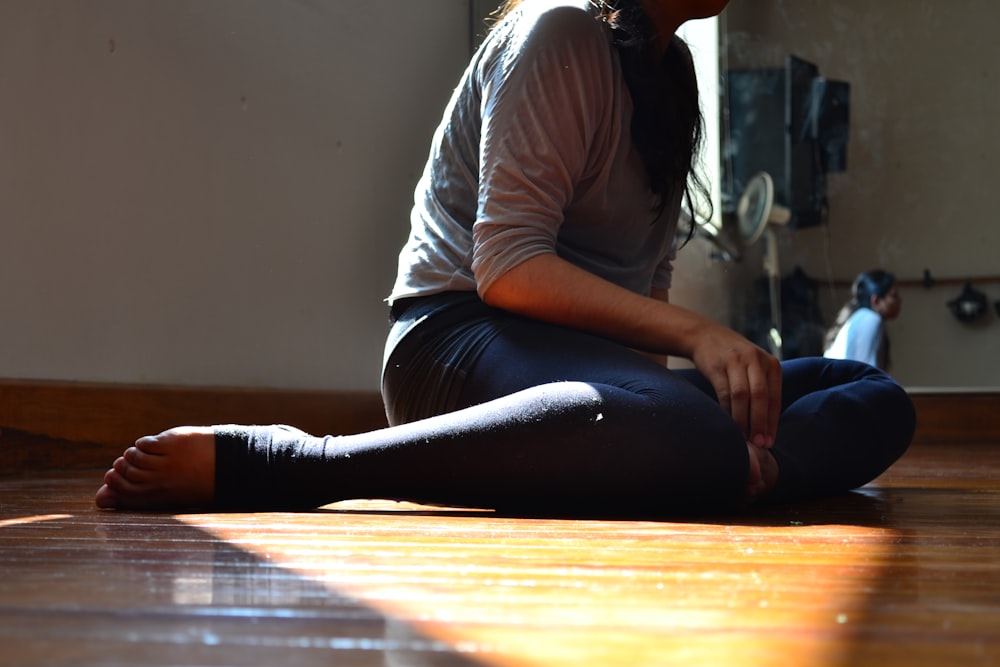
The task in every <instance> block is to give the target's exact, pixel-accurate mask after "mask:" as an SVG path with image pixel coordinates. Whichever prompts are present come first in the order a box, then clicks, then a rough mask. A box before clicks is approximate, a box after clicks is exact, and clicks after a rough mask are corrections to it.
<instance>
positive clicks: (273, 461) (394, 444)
mask: <svg viewBox="0 0 1000 667" xmlns="http://www.w3.org/2000/svg"><path fill="white" fill-rule="evenodd" d="M382 384H383V395H384V398H385V402H386V414H387V415H388V417H389V422H390V424H392V425H391V426H390V427H389V428H386V429H382V430H378V431H373V432H370V433H363V434H358V435H350V436H341V437H334V436H326V437H313V436H310V435H307V434H305V433H303V432H301V431H298V430H296V429H293V428H290V427H286V426H269V427H217V429H216V437H217V447H216V451H217V466H216V470H217V473H216V499H217V503H218V504H219V505H220V506H222V507H227V506H228V507H238V508H245V509H251V508H255V507H262V508H271V509H279V508H293V509H297V508H308V507H316V506H319V505H323V504H326V503H329V502H333V501H337V500H344V499H349V498H389V499H397V500H410V501H414V502H421V503H433V504H446V505H463V506H476V507H489V508H496V509H499V510H502V511H514V512H522V513H532V514H552V513H556V514H581V513H582V514H589V515H605V514H608V515H610V514H614V515H622V514H650V513H652V514H657V515H681V514H684V515H689V514H692V513H698V514H700V513H706V512H716V511H726V510H730V509H733V508H736V507H738V506H739V505H740V504H741V502H742V500H743V498H744V495H745V492H746V486H747V481H748V475H749V457H748V452H747V446H746V441H745V438H744V437H743V435H742V433H741V431H740V429H739V428H738V427H737V425H736V423H735V422H734V421H733V419H732V418H731V417H730V416H729V415H728V414H727V413H725V412H724V411H723V410H722V408H721V407H720V406H719V404H718V401H717V399H716V397H715V394H714V392H713V390H712V388H711V386H710V385H709V384H708V383H707V382H706V381H705V380H704V378H702V376H701V375H700V374H699V373H697V372H696V371H693V370H690V371H671V370H667V369H666V368H664V367H662V366H661V365H659V364H657V363H655V362H653V361H651V360H650V359H647V358H646V357H644V356H643V355H641V354H638V353H636V352H634V351H632V350H629V349H627V348H625V347H623V346H621V345H619V344H617V343H614V342H611V341H608V340H605V339H602V338H599V337H596V336H592V335H588V334H585V333H582V332H579V331H575V330H570V329H565V328H562V327H557V326H551V325H547V324H544V323H540V322H537V321H534V320H528V319H524V318H521V317H517V316H514V315H511V314H509V313H506V312H504V311H499V310H495V309H492V308H489V307H488V306H485V305H484V304H482V303H481V302H480V301H479V300H478V299H476V298H475V295H457V296H455V295H451V296H444V297H438V298H430V299H422V300H420V301H418V302H417V303H416V304H415V305H413V306H411V307H410V308H409V309H407V310H406V312H405V313H403V314H402V315H401V317H400V318H399V321H397V322H396V323H395V324H394V326H393V329H392V332H391V333H390V342H389V345H388V347H387V357H386V360H385V368H384V373H383V383H382ZM782 394H783V395H782V410H783V411H782V416H781V420H780V423H779V427H778V433H777V438H776V441H775V445H774V448H773V449H772V453H773V454H774V456H775V459H776V460H777V462H778V466H779V481H778V486H777V488H776V489H775V491H774V494H773V495H774V497H776V498H783V499H796V498H804V497H808V496H815V495H826V494H831V493H838V492H843V491H847V490H849V489H852V488H855V487H858V486H861V485H863V484H865V483H867V482H869V481H870V480H872V479H874V478H875V477H877V476H878V475H879V474H881V473H882V472H883V471H884V470H885V469H886V468H888V466H889V465H891V464H892V463H893V462H894V461H895V460H896V459H897V458H898V457H899V456H900V455H901V454H902V453H903V452H904V451H905V450H906V447H907V446H908V444H909V442H910V438H911V437H912V434H913V429H914V421H915V419H914V411H913V406H912V403H911V402H910V400H909V397H908V396H907V395H906V393H905V391H903V389H902V388H900V387H899V385H897V384H896V383H895V382H894V381H893V380H892V379H891V378H890V377H889V376H887V375H886V374H884V373H882V372H881V371H879V370H877V369H875V368H872V367H870V366H868V365H865V364H860V363H856V362H850V361H836V360H829V359H822V358H809V359H799V360H794V361H788V362H785V363H784V364H783V392H782Z"/></svg>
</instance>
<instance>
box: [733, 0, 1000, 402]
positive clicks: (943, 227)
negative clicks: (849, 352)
mask: <svg viewBox="0 0 1000 667" xmlns="http://www.w3.org/2000/svg"><path fill="white" fill-rule="evenodd" d="M998 20H1000V5H998V4H996V3H986V2H979V1H977V0H958V1H957V2H951V3H941V2H934V1H932V0H891V1H887V2H877V3H872V2H870V1H869V0H753V1H750V0H732V2H731V3H730V5H729V7H728V8H727V9H726V11H725V12H724V13H723V14H722V16H721V17H720V69H721V77H722V81H723V86H722V87H723V89H725V81H726V77H727V73H728V72H730V71H737V70H743V69H754V68H775V67H783V66H784V64H785V62H786V58H787V57H788V56H789V55H794V56H797V57H799V58H802V59H804V60H806V61H809V62H811V63H815V64H816V65H817V67H818V68H819V71H820V73H821V75H822V76H824V77H827V78H829V79H834V80H841V81H845V82H848V83H849V84H850V108H849V140H848V143H847V152H846V158H847V160H846V170H845V171H843V172H841V173H829V174H828V175H827V177H826V189H827V196H828V202H829V213H828V221H827V223H826V224H823V225H817V226H812V227H807V228H800V229H788V230H782V232H781V233H780V235H779V245H780V257H781V266H782V273H783V274H784V275H788V274H789V273H790V272H792V271H793V270H794V269H795V268H796V267H797V268H799V269H801V271H803V272H804V273H805V274H806V275H807V276H808V277H809V278H811V279H814V280H816V281H817V292H818V298H819V302H820V308H821V312H822V313H823V315H824V318H825V320H826V323H830V322H832V320H833V317H834V315H835V311H836V309H837V308H839V306H840V305H842V303H843V302H844V301H846V300H847V297H848V296H849V285H850V283H851V281H852V280H853V278H854V277H855V276H856V275H857V274H858V273H859V272H861V271H865V270H868V269H872V268H883V269H886V270H889V271H892V272H894V273H895V274H896V276H897V278H898V280H899V281H900V282H899V284H900V292H901V294H902V298H903V306H902V312H901V314H900V317H899V318H898V319H897V320H895V321H893V322H891V323H889V325H888V333H889V336H890V339H891V343H892V347H891V353H892V367H891V369H890V370H891V372H892V374H893V375H894V376H896V377H897V379H898V380H899V381H900V382H901V383H902V384H903V385H904V386H906V387H907V388H910V389H922V388H935V389H940V388H946V389H948V390H955V391H960V390H964V389H975V390H978V391H982V390H983V389H994V388H996V387H998V386H1000V314H998V312H997V308H995V307H993V304H994V303H996V302H997V301H998V300H1000V260H998V258H997V252H998V250H1000V225H998V224H997V223H996V222H995V220H996V219H997V218H998V217H1000V205H998V203H997V202H998V198H997V196H996V191H997V189H998V185H997V184H994V183H993V182H992V180H993V179H992V177H993V174H995V173H996V172H997V169H996V168H995V166H994V162H993V161H994V160H996V159H997V156H998V155H1000V124H998V121H997V119H1000V58H997V56H996V53H995V46H994V40H995V37H994V35H993V31H994V28H993V26H995V25H996V23H997V21H998ZM725 125H726V118H725V114H723V130H722V131H723V133H725V131H726V126H725ZM748 250H755V251H756V252H758V253H759V252H761V250H760V249H759V248H755V249H748ZM730 270H731V271H737V272H745V274H744V275H745V276H746V280H743V281H742V284H743V285H744V289H747V288H748V287H749V286H750V285H751V284H752V283H753V280H754V278H755V277H756V276H758V275H760V273H761V264H760V263H759V262H757V261H754V260H752V259H749V258H748V261H747V262H746V263H745V264H744V266H741V267H736V268H733V269H730ZM927 275H929V277H930V280H929V281H928V280H926V276H927ZM968 281H971V284H972V285H974V286H975V288H976V289H977V290H979V291H980V292H982V293H984V294H985V295H986V296H987V299H988V301H989V303H990V308H989V309H988V312H987V313H986V315H985V316H984V317H982V318H980V319H979V320H977V321H975V322H972V323H968V322H962V321H959V320H958V319H957V318H955V317H954V316H953V315H952V312H951V310H950V309H949V307H948V305H947V304H948V302H949V301H952V300H954V299H955V298H956V297H957V296H958V295H959V294H960V293H961V292H962V290H963V287H964V285H965V284H966V282H968ZM733 307H734V308H735V307H736V306H733ZM998 308H1000V307H998Z"/></svg>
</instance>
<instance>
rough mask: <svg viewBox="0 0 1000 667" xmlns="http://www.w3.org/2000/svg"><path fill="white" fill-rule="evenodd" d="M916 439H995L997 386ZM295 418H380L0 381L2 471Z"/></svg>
mask: <svg viewBox="0 0 1000 667" xmlns="http://www.w3.org/2000/svg"><path fill="white" fill-rule="evenodd" d="M911 395H912V397H913V401H914V404H915V405H916V409H917V421H918V425H917V434H916V437H915V441H916V442H922V443H943V444H947V443H948V442H973V441H975V442H996V443H1000V392H981V393H977V392H966V393H955V392H950V393H932V392H931V393H928V392H921V393H914V394H911ZM229 423H233V424H291V425H293V426H297V427H298V428H301V429H303V430H304V431H307V432H309V433H317V434H335V435H336V434H347V433H360V432H363V431H370V430H373V429H376V428H382V427H384V426H385V425H386V419H385V413H384V410H383V407H382V400H381V398H380V397H379V395H378V394H377V393H376V392H343V391H291V390H268V389H235V388H225V387H175V386H149V385H116V384H90V383H70V382H41V381H23V380H0V451H2V456H0V474H12V473H17V472H22V471H24V470H30V469H38V468H77V469H78V468H82V467H99V466H106V465H108V464H109V463H110V462H111V461H112V460H113V459H114V457H115V456H117V455H118V454H119V453H120V452H121V451H122V450H124V448H125V447H127V446H128V445H130V444H131V443H132V442H134V441H135V439H136V438H138V437H140V436H143V435H147V434H151V433H159V432H160V431H162V430H164V429H167V428H170V427H172V426H179V425H186V424H187V425H198V424H204V425H208V424H229Z"/></svg>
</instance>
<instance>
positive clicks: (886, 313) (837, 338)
mask: <svg viewBox="0 0 1000 667" xmlns="http://www.w3.org/2000/svg"><path fill="white" fill-rule="evenodd" d="M902 305H903V300H902V298H901V297H900V296H899V288H898V286H897V285H896V276H895V275H893V274H892V273H891V272H889V271H883V270H882V269H874V270H872V271H865V272H864V273H861V274H858V277H857V278H855V279H854V284H853V285H852V286H851V299H850V300H849V301H848V302H847V303H845V304H844V305H843V307H842V308H841V309H840V312H839V313H838V314H837V319H836V323H835V324H834V326H833V327H832V328H831V329H830V330H829V332H827V338H826V351H825V352H824V353H823V356H824V357H826V358H828V359H854V360H856V361H863V362H864V363H866V364H870V365H872V366H877V367H878V368H881V369H883V370H888V369H889V362H890V359H889V336H888V335H887V334H886V332H885V323H886V322H888V321H890V320H894V319H896V318H897V317H898V316H899V311H900V308H901V307H902Z"/></svg>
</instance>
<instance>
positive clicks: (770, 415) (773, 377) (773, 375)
mask: <svg viewBox="0 0 1000 667" xmlns="http://www.w3.org/2000/svg"><path fill="white" fill-rule="evenodd" d="M781 373H782V368H781V362H779V361H778V360H777V359H774V360H773V361H772V363H771V369H770V371H769V372H768V374H767V381H768V390H767V400H768V411H767V421H768V431H767V433H768V436H769V437H770V442H769V444H768V447H770V446H771V445H773V444H774V439H775V438H776V437H778V422H779V421H780V420H781V390H782V384H781Z"/></svg>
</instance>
